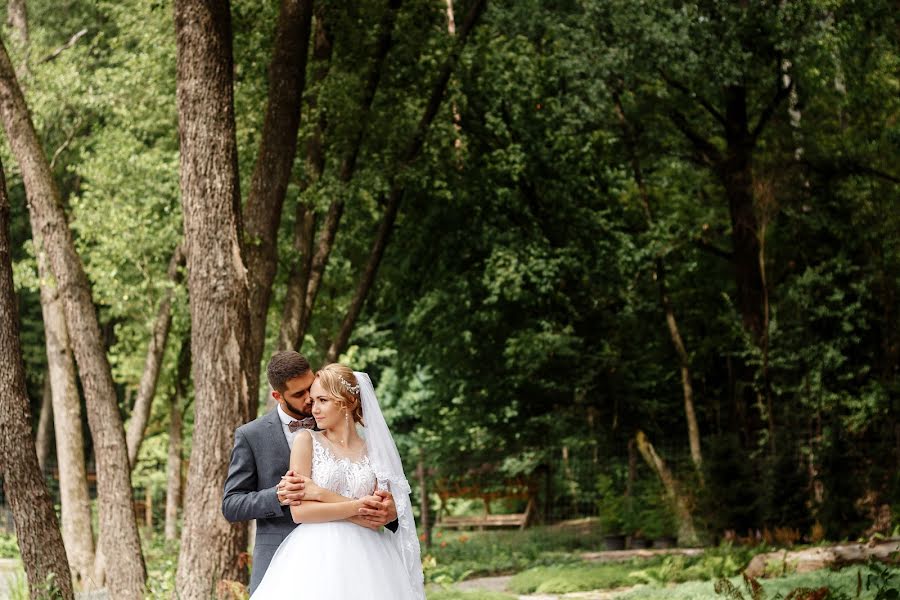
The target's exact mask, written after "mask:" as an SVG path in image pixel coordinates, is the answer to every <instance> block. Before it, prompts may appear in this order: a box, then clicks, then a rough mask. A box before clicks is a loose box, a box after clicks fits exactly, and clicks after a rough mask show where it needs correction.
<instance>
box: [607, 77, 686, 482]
mask: <svg viewBox="0 0 900 600" xmlns="http://www.w3.org/2000/svg"><path fill="white" fill-rule="evenodd" d="M613 100H614V101H615V108H616V114H617V116H618V118H619V124H620V125H621V127H622V134H623V137H624V141H625V146H626V148H627V151H628V154H629V157H630V160H631V170H632V177H633V178H634V182H635V184H636V185H637V187H638V193H639V194H640V198H641V206H642V207H643V211H644V219H645V220H646V221H647V226H648V227H652V226H653V211H652V210H651V208H650V194H649V192H648V191H647V185H646V182H645V181H644V173H643V169H641V161H640V157H639V156H638V153H637V140H635V135H634V130H633V129H632V127H631V125H630V123H629V122H628V119H627V118H626V117H625V110H624V108H623V107H622V101H621V99H620V97H619V94H618V93H617V92H614V93H613ZM654 279H656V285H657V287H658V288H659V302H660V305H661V306H662V309H663V312H665V315H666V326H667V327H668V329H669V338H670V339H671V340H672V346H673V347H674V349H675V353H676V354H677V356H678V364H679V367H680V371H681V390H682V395H683V397H684V416H685V421H686V422H687V429H688V441H689V443H690V447H691V460H692V461H693V462H694V468H695V469H696V470H697V473H698V475H699V476H700V481H701V483H702V481H703V468H702V467H703V452H702V450H701V447H700V427H699V426H698V424H697V415H696V411H695V410H694V386H693V383H692V377H691V361H690V356H689V355H688V353H687V349H686V348H685V345H684V339H683V338H682V337H681V330H680V329H679V327H678V320H677V319H676V318H675V309H674V307H673V306H672V302H671V300H670V299H669V292H668V289H667V287H666V270H665V262H664V261H663V259H662V257H657V258H656V271H655V272H654Z"/></svg>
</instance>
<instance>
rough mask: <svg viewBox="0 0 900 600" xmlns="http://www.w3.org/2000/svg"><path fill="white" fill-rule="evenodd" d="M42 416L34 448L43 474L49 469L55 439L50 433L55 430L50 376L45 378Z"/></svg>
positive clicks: (42, 394) (42, 395)
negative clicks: (48, 461) (51, 449)
mask: <svg viewBox="0 0 900 600" xmlns="http://www.w3.org/2000/svg"><path fill="white" fill-rule="evenodd" d="M41 387H42V388H43V389H42V393H41V414H40V415H38V426H37V433H35V435H34V447H35V450H36V451H37V459H38V467H39V468H40V469H41V473H43V472H44V469H46V468H47V459H48V458H49V457H50V446H51V444H52V443H53V437H52V436H51V435H50V432H51V430H52V428H53V396H52V394H51V392H50V375H49V374H48V375H47V376H46V377H44V385H42V386H41Z"/></svg>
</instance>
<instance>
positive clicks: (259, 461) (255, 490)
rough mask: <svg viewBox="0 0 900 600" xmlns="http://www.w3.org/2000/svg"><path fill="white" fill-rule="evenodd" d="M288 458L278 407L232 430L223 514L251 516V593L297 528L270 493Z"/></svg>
mask: <svg viewBox="0 0 900 600" xmlns="http://www.w3.org/2000/svg"><path fill="white" fill-rule="evenodd" d="M290 459H291V449H290V447H289V446H288V443H287V440H286V439H285V437H284V429H282V426H281V419H279V418H278V409H277V408H276V409H273V410H271V411H270V412H269V413H268V414H266V415H265V416H262V417H260V418H258V419H256V420H255V421H251V422H249V423H247V424H245V425H242V426H241V427H238V429H237V431H235V432H234V449H233V450H232V451H231V465H230V466H229V467H228V477H227V479H225V497H224V498H223V499H222V514H224V515H225V518H226V519H228V520H229V521H232V522H236V521H249V520H251V519H256V542H255V543H254V545H253V569H252V571H251V574H250V593H251V594H252V593H253V591H254V590H255V589H256V586H258V585H259V583H260V582H261V581H262V578H263V575H265V573H266V569H267V568H268V567H269V563H270V562H271V561H272V556H273V555H274V554H275V550H276V549H277V548H278V546H279V545H280V544H281V542H282V541H284V538H286V537H287V536H288V534H289V533H290V532H291V531H293V529H294V527H296V525H295V524H294V520H293V519H292V518H291V510H290V507H287V506H281V504H280V503H279V502H278V497H277V496H276V494H275V487H276V486H277V485H278V482H279V481H281V476H282V475H284V474H285V473H286V472H287V470H288V467H289V466H290Z"/></svg>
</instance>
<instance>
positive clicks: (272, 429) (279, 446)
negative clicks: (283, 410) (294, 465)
mask: <svg viewBox="0 0 900 600" xmlns="http://www.w3.org/2000/svg"><path fill="white" fill-rule="evenodd" d="M266 421H267V423H268V429H269V435H270V437H271V439H272V446H273V449H274V450H275V453H276V455H277V456H278V458H279V462H281V463H282V464H284V465H286V466H285V468H284V469H283V470H282V471H281V472H282V473H284V472H285V471H287V467H288V466H290V464H291V447H290V446H288V443H287V439H286V438H285V437H284V428H283V427H282V426H281V419H280V418H279V417H278V408H277V407H276V408H275V409H273V410H272V411H270V412H269V414H268V415H266Z"/></svg>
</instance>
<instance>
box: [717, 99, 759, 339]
mask: <svg viewBox="0 0 900 600" xmlns="http://www.w3.org/2000/svg"><path fill="white" fill-rule="evenodd" d="M725 96H726V103H725V121H726V126H725V140H726V144H727V148H726V151H725V156H724V160H723V161H722V163H721V164H720V165H719V166H718V170H719V177H720V178H721V180H722V184H723V186H724V187H725V195H726V196H727V198H728V210H729V214H730V215H731V242H732V247H733V251H734V276H735V284H736V286H737V305H738V310H739V311H740V314H741V319H742V322H743V325H744V329H745V330H746V331H747V332H748V333H750V335H751V337H752V339H753V342H754V343H756V344H758V343H759V341H760V339H761V337H762V332H763V295H762V294H763V283H762V274H761V273H760V270H759V221H758V219H757V218H756V210H755V208H754V203H753V165H752V159H753V147H754V145H755V139H754V137H753V136H752V134H751V132H750V126H749V118H748V115H747V90H746V88H745V87H743V86H731V87H729V88H728V89H727V90H726V93H725Z"/></svg>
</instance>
